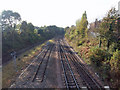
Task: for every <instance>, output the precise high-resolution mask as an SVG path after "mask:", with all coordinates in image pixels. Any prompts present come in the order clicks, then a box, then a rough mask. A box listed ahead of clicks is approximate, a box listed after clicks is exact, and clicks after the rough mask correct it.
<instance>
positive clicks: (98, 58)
mask: <svg viewBox="0 0 120 90" xmlns="http://www.w3.org/2000/svg"><path fill="white" fill-rule="evenodd" d="M110 56H111V55H110V54H109V53H108V52H107V51H105V50H103V49H101V48H98V47H95V48H92V49H91V50H90V52H89V58H90V60H91V62H92V63H93V64H95V66H96V67H100V66H102V63H103V62H105V61H107V60H108V59H109V58H110Z"/></svg>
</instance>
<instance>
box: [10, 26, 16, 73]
mask: <svg viewBox="0 0 120 90" xmlns="http://www.w3.org/2000/svg"><path fill="white" fill-rule="evenodd" d="M13 28H14V30H15V24H14V26H13ZM14 30H13V51H12V52H11V56H12V58H13V62H14V68H15V71H16V72H17V63H16V57H17V55H16V52H15V51H14Z"/></svg>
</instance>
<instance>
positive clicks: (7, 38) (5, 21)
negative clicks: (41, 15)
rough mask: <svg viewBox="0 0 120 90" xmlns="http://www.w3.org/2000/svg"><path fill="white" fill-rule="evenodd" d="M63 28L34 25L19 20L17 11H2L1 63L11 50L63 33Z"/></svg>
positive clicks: (8, 56)
mask: <svg viewBox="0 0 120 90" xmlns="http://www.w3.org/2000/svg"><path fill="white" fill-rule="evenodd" d="M63 33H64V29H63V28H60V27H57V26H55V25H53V26H44V27H36V26H34V25H33V24H32V23H27V22H26V21H22V20H21V16H20V14H19V13H17V12H13V11H11V10H7V11H3V12H2V55H3V63H4V62H6V61H7V58H10V57H11V56H10V53H11V52H12V51H16V52H17V51H19V50H21V49H24V48H27V47H30V46H33V45H36V44H39V43H41V42H43V41H45V40H48V39H50V38H53V37H55V36H57V35H60V34H63Z"/></svg>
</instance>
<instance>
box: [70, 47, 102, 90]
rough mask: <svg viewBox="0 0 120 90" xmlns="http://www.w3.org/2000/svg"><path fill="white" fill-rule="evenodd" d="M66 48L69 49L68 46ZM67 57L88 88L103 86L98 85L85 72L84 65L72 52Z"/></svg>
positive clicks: (98, 89)
mask: <svg viewBox="0 0 120 90" xmlns="http://www.w3.org/2000/svg"><path fill="white" fill-rule="evenodd" d="M68 50H69V51H71V50H70V48H68ZM68 57H69V58H70V60H71V61H72V62H73V64H74V66H75V67H76V69H77V72H78V73H79V75H80V76H81V78H82V79H83V81H84V82H85V84H86V85H87V87H88V88H89V89H97V90H101V89H103V87H102V86H101V85H99V83H98V82H97V81H96V80H95V79H94V78H93V77H92V76H91V75H90V74H89V73H88V72H87V70H86V69H85V66H84V65H83V64H81V63H80V62H79V61H80V60H79V59H78V58H77V57H76V56H75V55H74V54H73V53H69V56H68Z"/></svg>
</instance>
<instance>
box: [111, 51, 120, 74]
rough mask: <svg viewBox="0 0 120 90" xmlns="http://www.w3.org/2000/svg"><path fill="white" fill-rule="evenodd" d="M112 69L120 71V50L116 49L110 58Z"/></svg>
mask: <svg viewBox="0 0 120 90" xmlns="http://www.w3.org/2000/svg"><path fill="white" fill-rule="evenodd" d="M110 65H111V70H112V71H114V72H120V50H116V52H114V53H113V56H112V57H111V60H110Z"/></svg>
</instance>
